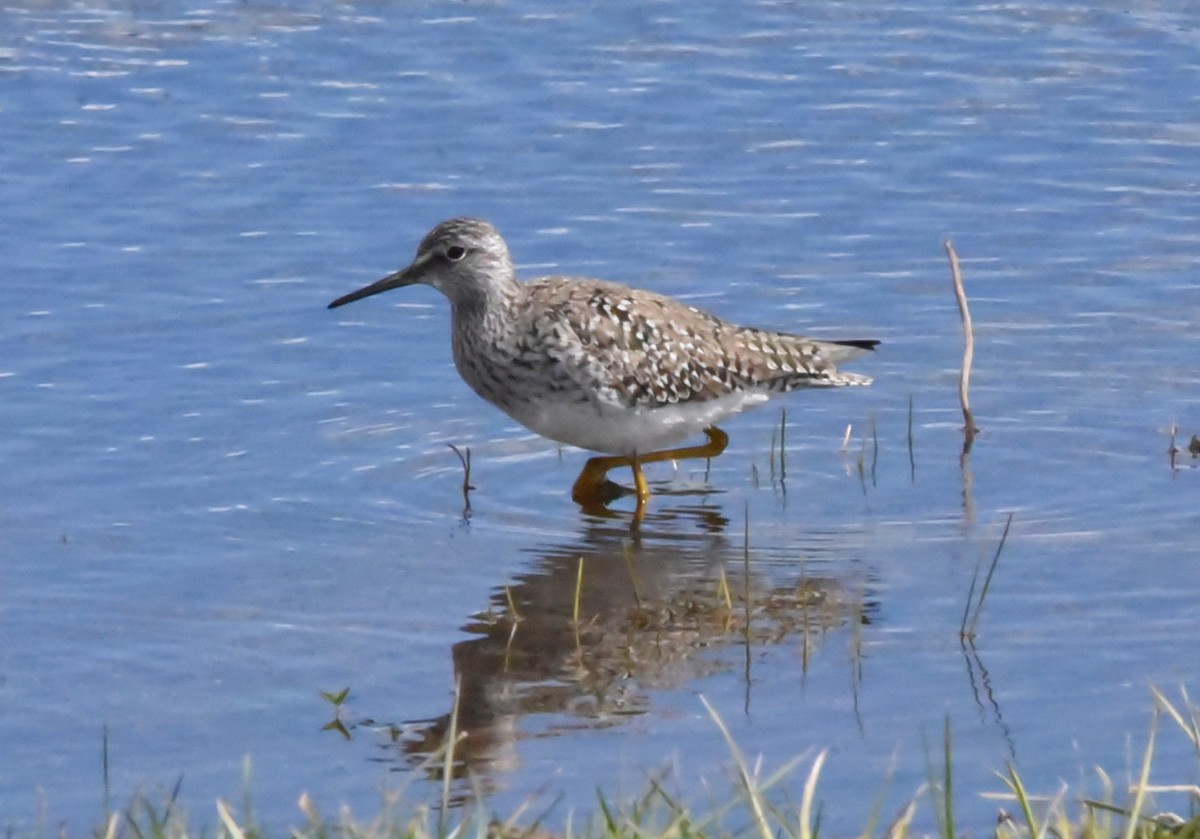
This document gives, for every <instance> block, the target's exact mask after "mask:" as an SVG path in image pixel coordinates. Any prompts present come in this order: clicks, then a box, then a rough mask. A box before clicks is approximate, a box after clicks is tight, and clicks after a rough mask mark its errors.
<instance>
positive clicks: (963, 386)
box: [946, 239, 979, 454]
mask: <svg viewBox="0 0 1200 839" xmlns="http://www.w3.org/2000/svg"><path fill="white" fill-rule="evenodd" d="M946 256H947V257H949V259H950V277H951V279H952V280H953V281H954V299H955V300H957V301H958V314H959V317H960V318H962V328H963V342H964V346H963V360H962V369H961V370H960V371H959V374H958V401H959V404H960V405H961V406H962V414H963V433H964V434H965V435H966V436H965V440H964V442H963V453H964V454H966V453H967V452H969V451H970V450H971V443H972V442H974V440H975V435H976V433H978V431H979V429H978V428H977V427H976V425H975V419H974V417H972V416H971V400H970V398H969V397H968V393H967V392H968V390H969V389H970V386H971V362H972V361H973V360H974V358H975V330H974V328H973V327H972V326H971V310H970V309H969V308H968V307H967V293H966V292H965V291H964V290H963V281H962V271H961V270H960V269H959V266H958V254H957V253H955V252H954V245H953V244H952V243H951V242H950V240H949V239H947V240H946Z"/></svg>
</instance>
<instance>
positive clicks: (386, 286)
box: [329, 266, 416, 309]
mask: <svg viewBox="0 0 1200 839" xmlns="http://www.w3.org/2000/svg"><path fill="white" fill-rule="evenodd" d="M411 268H412V266H409V267H408V268H402V269H400V270H399V271H397V272H396V273H395V274H388V275H387V276H386V277H384V278H383V279H382V280H377V281H376V282H373V283H371V284H370V285H368V286H363V287H362V288H360V289H359V290H358V291H352V292H350V293H349V294H346V295H343V296H341V297H339V298H338V299H337V300H334V301H333V302H332V303H330V304H329V308H330V309H336V308H337V307H338V306H345V305H346V304H347V303H353V302H354V301H355V300H362V299H363V298H364V297H370V296H371V295H373V294H379V293H380V292H381V291H390V290H391V289H393V288H400V287H402V286H406V285H412V284H413V283H414V282H416V280H413V279H410V278H411V276H412V271H411Z"/></svg>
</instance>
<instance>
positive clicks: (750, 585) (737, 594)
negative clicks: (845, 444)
mask: <svg viewBox="0 0 1200 839" xmlns="http://www.w3.org/2000/svg"><path fill="white" fill-rule="evenodd" d="M681 521H690V522H691V524H692V529H691V531H690V532H686V533H684V532H665V531H666V530H667V528H669V527H670V526H672V525H674V526H678V525H679V523H680V522H681ZM722 521H723V517H722V516H721V514H720V511H719V508H717V507H712V506H708V505H699V506H697V507H688V508H674V509H673V510H672V509H664V510H662V511H661V512H658V513H654V514H652V515H651V516H650V517H648V518H647V525H649V527H648V528H646V530H645V531H643V536H641V537H640V538H632V539H631V538H630V533H629V531H628V530H627V529H624V528H622V527H621V526H620V525H619V524H617V523H613V522H606V521H604V520H603V519H597V520H594V521H592V522H591V523H590V524H589V529H588V530H587V531H586V532H585V533H584V534H583V536H582V537H581V538H580V539H579V540H578V541H577V542H572V543H569V544H562V545H552V546H543V547H542V548H540V549H538V550H536V554H537V557H538V558H537V560H536V562H534V563H532V565H531V570H529V571H528V572H527V573H525V574H522V575H520V576H518V577H517V578H516V579H515V580H513V581H512V582H511V583H510V584H509V585H507V586H502V587H500V588H498V589H497V590H496V591H495V593H494V594H493V595H492V597H491V602H490V603H489V604H488V607H487V609H486V610H485V611H483V612H481V613H478V614H477V615H475V616H474V617H473V618H472V619H471V620H470V621H469V622H468V623H467V624H466V625H465V626H464V627H463V628H464V630H465V631H466V632H468V633H470V634H471V635H473V636H474V637H472V638H470V639H468V640H465V641H462V642H459V643H457V644H455V645H454V647H453V648H452V656H453V662H454V673H455V678H456V681H457V685H458V689H457V699H456V701H457V714H456V715H455V713H454V711H453V710H451V711H447V712H446V713H443V714H441V715H440V716H438V717H436V718H432V719H424V720H408V721H405V722H402V723H397V724H395V725H392V726H389V727H387V728H386V730H387V731H389V732H390V733H391V735H392V737H391V740H390V743H389V745H387V746H386V749H387V750H390V749H395V750H396V751H395V753H394V759H395V760H396V761H397V763H398V767H414V766H417V767H422V768H423V771H424V772H426V773H427V774H428V776H430V777H433V778H441V777H442V776H443V774H444V772H445V769H446V767H447V765H450V766H451V767H452V771H453V774H454V776H455V777H456V778H465V777H467V776H469V777H470V781H469V782H464V783H463V784H461V785H460V786H459V789H458V793H459V794H460V795H461V796H463V797H467V796H473V795H474V794H477V793H480V792H482V793H485V794H486V793H489V792H492V791H494V790H496V789H499V788H501V787H503V786H504V777H505V776H506V775H507V774H509V773H510V772H511V771H513V770H514V769H516V768H517V766H518V764H519V756H518V744H519V742H520V741H521V740H522V739H523V738H527V737H532V736H538V737H546V736H555V735H557V734H561V733H566V732H570V731H576V730H579V729H581V728H592V729H595V728H606V727H613V726H620V725H622V724H623V723H624V721H625V720H626V719H627V718H628V717H630V716H636V715H640V714H645V713H647V712H648V711H649V710H650V708H651V703H652V700H653V695H654V693H655V692H656V691H667V690H677V689H680V688H683V687H684V686H686V685H687V684H689V683H691V682H693V681H695V680H697V679H700V678H703V677H705V676H711V675H713V674H717V673H721V672H739V671H742V670H743V668H744V669H745V675H744V676H742V677H741V678H745V679H746V684H747V690H749V685H750V681H749V678H748V677H749V666H750V662H751V660H752V659H751V657H750V653H751V651H752V650H754V649H757V648H760V647H763V646H766V645H782V644H787V645H796V646H798V647H799V648H800V650H801V656H800V662H801V666H802V667H804V668H807V663H808V656H809V655H810V654H812V653H814V652H815V651H817V650H818V649H819V648H820V646H821V644H822V642H823V641H824V640H825V639H826V637H827V636H828V633H829V632H831V631H834V630H837V629H839V628H849V627H852V626H853V625H855V624H856V623H859V622H869V620H870V617H871V615H872V614H873V613H874V612H875V610H876V608H877V604H876V603H875V602H873V601H871V600H870V599H868V593H867V586H866V584H865V582H864V580H863V579H862V577H863V573H862V571H861V569H859V568H858V567H856V566H855V565H854V563H853V562H851V561H849V560H848V558H847V556H846V554H847V553H848V551H847V549H846V548H845V547H844V546H845V543H846V541H847V540H848V539H851V538H852V534H848V533H845V532H825V533H813V532H806V534H805V536H804V543H803V544H799V545H796V546H794V547H790V548H787V549H774V550H773V551H772V552H771V553H770V555H764V554H761V553H759V552H758V551H756V550H755V549H754V548H753V547H750V549H749V550H747V549H746V548H745V547H744V545H743V544H742V542H743V540H742V538H741V537H742V534H741V533H737V534H736V537H735V538H734V539H733V540H731V539H730V537H729V536H728V535H727V534H726V533H725V532H724V527H723V526H720V525H719V523H720V522H722ZM655 524H658V525H664V527H663V531H661V532H660V535H657V536H655V537H653V538H650V537H647V536H645V535H644V534H645V533H646V532H651V531H655V530H658V528H656V527H654V525H655ZM752 539H753V537H751V540H752ZM577 590H578V598H577V596H576V592H577ZM577 599H578V605H576V601H577ZM839 649H845V647H839ZM531 717H540V718H541V719H539V720H538V722H537V723H536V724H531V721H530V719H529V718H531ZM452 724H453V726H454V727H455V730H457V731H458V733H459V737H458V740H457V741H456V742H455V744H454V747H453V761H447V760H446V759H445V754H446V752H445V751H444V750H445V748H446V741H447V734H448V732H449V731H450V730H451V728H452ZM535 729H536V733H534V731H535ZM382 759H383V760H388V759H389V758H387V757H382Z"/></svg>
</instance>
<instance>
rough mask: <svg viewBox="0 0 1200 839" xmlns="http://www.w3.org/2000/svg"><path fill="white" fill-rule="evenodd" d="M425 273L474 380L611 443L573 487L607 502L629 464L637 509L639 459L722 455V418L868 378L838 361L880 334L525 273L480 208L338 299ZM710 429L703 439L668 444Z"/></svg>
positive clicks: (553, 433)
mask: <svg viewBox="0 0 1200 839" xmlns="http://www.w3.org/2000/svg"><path fill="white" fill-rule="evenodd" d="M416 284H424V285H430V286H433V287H434V288H436V289H437V290H438V291H440V292H441V293H442V294H444V295H445V296H446V297H447V298H449V300H450V314H451V337H452V343H453V353H454V364H455V366H456V367H457V368H458V372H459V375H461V376H462V378H463V380H464V381H465V382H466V383H467V384H468V385H470V386H471V389H472V390H474V391H475V392H476V393H477V394H479V395H480V396H482V397H483V398H484V399H485V400H487V401H488V402H490V403H492V404H493V405H495V406H496V407H497V408H499V409H500V410H502V411H504V413H506V414H508V415H509V416H510V417H512V418H513V419H514V420H516V421H517V422H519V423H520V424H521V425H523V426H525V427H526V428H528V429H530V430H531V431H534V432H536V433H537V434H540V435H541V436H543V437H548V438H550V439H551V440H555V441H557V442H559V443H566V444H568V445H572V446H578V447H580V448H583V449H589V450H591V451H595V452H602V453H604V454H603V456H598V457H593V458H591V459H590V460H588V461H587V463H586V464H585V465H584V468H583V471H582V472H581V473H580V475H579V478H578V479H577V480H576V481H575V484H574V486H573V487H572V489H571V497H572V498H573V499H574V500H575V501H576V502H577V503H579V504H580V505H581V506H583V507H585V508H589V509H591V508H596V507H603V505H605V504H607V503H609V502H610V501H612V500H614V499H615V498H618V497H620V496H621V495H624V494H627V493H628V490H625V489H624V488H622V487H619V486H618V485H616V484H615V483H613V482H611V481H609V480H608V479H607V475H608V472H609V471H610V470H612V469H615V468H618V467H623V466H629V467H631V469H632V470H633V479H634V486H635V489H634V490H633V492H635V493H636V494H637V513H636V515H637V516H638V518H640V517H641V515H642V513H643V510H644V508H645V503H646V500H647V499H648V498H649V497H650V490H649V487H648V486H647V484H646V479H645V477H644V476H643V474H642V465H643V464H646V463H654V462H658V461H663V460H682V459H686V458H701V457H703V458H711V457H716V456H717V455H719V454H720V453H721V452H722V451H724V449H725V446H726V445H727V444H728V442H729V437H728V435H726V434H725V432H724V431H721V430H720V429H719V428H717V427H716V425H715V423H717V422H720V421H721V420H724V419H725V418H727V417H729V416H732V415H733V414H736V413H738V412H739V411H741V410H743V409H744V408H748V407H750V406H753V405H758V404H761V403H763V402H766V401H767V399H769V398H770V397H771V395H772V394H775V393H782V392H786V391H790V390H797V389H800V388H810V387H840V386H844V385H868V384H870V383H871V379H870V378H869V377H867V376H862V375H859V374H856V373H845V372H842V371H840V370H838V368H837V365H838V364H841V363H842V362H844V361H849V360H851V359H853V358H857V357H858V356H860V355H863V354H864V353H866V352H868V351H870V350H872V349H874V348H875V346H876V345H877V344H878V343H879V342H878V341H874V340H858V341H818V340H815V339H813V338H806V337H804V336H801V335H792V334H788V333H784V332H771V331H767V330H763V329H754V328H752V327H747V326H738V325H736V324H732V323H728V322H726V321H723V320H721V319H720V318H718V317H716V316H714V315H711V314H709V313H707V312H704V311H701V310H700V309H697V308H695V307H694V306H690V305H688V304H687V303H684V302H682V301H680V300H676V299H674V298H672V297H667V296H665V295H662V294H656V293H654V292H652V291H645V290H641V289H635V288H630V287H629V286H625V285H620V284H618V283H613V282H608V281H605V280H596V279H590V278H586V277H569V276H549V277H539V278H537V279H534V280H529V281H527V282H521V281H519V280H518V279H517V275H516V270H515V268H514V267H513V262H512V258H511V257H510V256H509V253H508V246H507V245H506V244H505V242H504V239H503V238H501V236H500V233H499V232H498V231H497V230H496V228H495V227H493V226H492V225H491V224H490V223H488V222H486V221H483V220H482V219H476V218H454V219H450V220H448V221H444V222H442V223H441V224H439V225H437V226H436V227H434V228H433V229H432V230H430V231H429V233H427V234H426V235H425V238H424V239H422V240H421V244H420V245H419V246H418V247H417V254H416V256H415V257H414V258H413V261H412V263H411V264H409V265H408V266H407V267H405V268H401V269H400V270H399V271H396V272H395V273H393V274H389V275H388V276H386V277H384V278H383V279H381V280H379V281H377V282H374V283H371V284H370V285H368V286H365V287H363V288H360V289H359V290H358V291H353V292H351V293H350V294H347V295H345V296H343V297H339V298H338V299H337V300H334V301H333V302H332V303H330V304H329V308H330V309H334V308H337V307H338V306H344V305H345V304H347V303H352V302H354V301H355V300H361V299H363V298H364V297H370V296H371V295H373V294H379V293H380V292H382V291H388V290H389V289H393V288H401V287H403V286H409V285H416ZM701 432H703V433H704V434H705V436H706V437H707V441H706V442H705V443H702V444H700V445H693V446H686V447H683V448H670V447H671V446H674V445H676V444H678V443H681V442H683V441H684V440H686V439H688V438H689V437H694V436H696V435H698V434H700V433H701Z"/></svg>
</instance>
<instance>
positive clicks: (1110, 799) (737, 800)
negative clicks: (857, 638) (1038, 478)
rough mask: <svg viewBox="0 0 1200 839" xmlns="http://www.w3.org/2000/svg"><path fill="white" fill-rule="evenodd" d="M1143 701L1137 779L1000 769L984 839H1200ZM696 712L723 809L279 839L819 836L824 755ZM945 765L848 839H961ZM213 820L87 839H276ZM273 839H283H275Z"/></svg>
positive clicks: (1194, 795)
mask: <svg viewBox="0 0 1200 839" xmlns="http://www.w3.org/2000/svg"><path fill="white" fill-rule="evenodd" d="M1154 699H1155V705H1154V712H1153V718H1152V722H1151V726H1150V735H1149V737H1148V740H1147V744H1146V748H1145V751H1144V754H1143V756H1142V762H1141V766H1140V769H1139V773H1138V776H1137V777H1135V778H1133V779H1132V781H1131V783H1130V784H1129V786H1128V788H1125V789H1120V790H1118V787H1117V785H1116V784H1115V783H1114V782H1113V781H1112V780H1111V777H1110V775H1109V774H1108V773H1106V772H1105V771H1104V770H1102V769H1098V770H1097V773H1098V775H1099V777H1100V779H1101V782H1102V787H1103V790H1104V794H1103V796H1102V797H1100V798H1081V797H1071V796H1069V790H1068V789H1067V788H1066V787H1065V786H1064V787H1063V788H1061V789H1059V790H1057V791H1056V792H1054V793H1052V794H1050V795H1048V796H1039V795H1034V794H1032V793H1031V792H1030V791H1028V790H1027V789H1026V788H1025V785H1024V783H1023V782H1022V780H1021V778H1020V776H1019V775H1018V773H1017V771H1016V770H1015V769H1014V768H1013V767H1011V766H1009V767H1006V768H1005V769H1004V770H1003V771H1002V772H998V773H997V775H998V778H999V780H1000V782H1001V783H1002V785H1003V787H1004V789H1002V790H1001V791H1000V792H998V793H992V794H989V795H987V796H986V797H987V798H991V799H995V800H996V807H997V818H996V825H995V827H994V828H993V829H991V830H989V831H987V834H988V835H990V836H992V837H995V839H1200V787H1197V786H1194V785H1172V786H1160V785H1153V784H1151V783H1150V775H1151V767H1152V763H1153V758H1154V750H1155V741H1156V738H1157V736H1158V733H1159V727H1160V724H1161V723H1162V722H1163V721H1164V718H1165V720H1166V721H1169V722H1170V723H1172V725H1170V726H1169V728H1168V730H1169V731H1170V732H1172V733H1175V732H1182V734H1183V736H1184V737H1185V738H1186V741H1188V742H1190V744H1191V746H1192V747H1193V748H1194V749H1195V751H1196V757H1197V767H1198V769H1200V706H1198V705H1196V704H1194V703H1193V702H1192V701H1191V700H1190V698H1189V697H1188V695H1187V693H1186V692H1183V691H1181V701H1180V702H1179V703H1173V702H1171V701H1170V700H1169V699H1168V698H1167V697H1165V696H1164V695H1163V694H1162V693H1161V692H1159V691H1157V690H1154ZM706 707H708V706H707V703H706ZM708 710H709V713H710V715H711V716H712V719H713V721H714V723H715V725H716V727H717V729H718V730H719V731H720V733H721V735H722V736H723V737H724V738H725V741H726V743H727V745H728V747H729V749H730V753H731V756H732V764H733V773H732V782H731V784H730V786H729V788H728V790H727V791H726V801H725V803H723V804H718V805H715V806H711V807H710V808H709V809H707V810H704V811H695V810H692V809H690V808H689V807H688V806H686V805H685V804H683V803H681V801H680V800H679V799H678V798H676V797H675V796H674V795H673V794H672V793H671V792H669V791H668V790H667V789H666V788H665V786H664V785H663V784H661V783H659V782H658V781H654V780H651V781H648V782H647V788H646V791H645V792H644V793H643V794H642V795H641V796H640V797H638V798H637V799H635V800H632V801H625V802H615V801H611V800H609V799H608V798H606V797H605V796H604V794H603V793H600V794H598V798H597V804H596V808H595V811H594V812H593V813H592V814H590V815H588V816H585V817H582V818H580V819H576V820H573V821H572V822H569V824H568V827H567V828H566V829H565V830H563V831H562V832H560V833H551V832H548V831H546V830H544V829H542V828H541V827H540V826H539V824H538V821H537V819H536V817H535V816H533V815H531V814H530V813H529V812H527V811H521V812H517V813H514V814H510V815H509V816H508V817H507V818H500V817H499V816H497V815H495V814H492V813H489V812H487V811H486V808H485V807H484V806H483V805H479V806H466V807H457V808H455V807H444V806H429V805H421V806H407V807H406V806H405V804H404V802H403V801H402V800H392V799H388V800H385V802H384V807H383V811H382V812H381V813H380V814H379V815H378V816H376V817H375V818H374V819H372V820H369V821H359V820H357V819H356V818H355V817H354V816H352V815H350V814H349V813H342V814H340V815H339V816H338V818H337V819H336V820H333V819H329V818H327V817H325V816H323V815H322V814H320V813H319V812H318V811H317V809H316V808H315V806H314V805H313V803H312V801H311V799H309V797H308V796H307V795H301V796H300V798H299V809H300V813H301V815H302V816H303V823H302V824H301V825H300V826H298V827H294V828H292V829H291V830H290V831H289V833H288V834H287V835H286V839H526V838H528V839H818V837H820V836H821V835H822V829H821V812H822V811H821V805H820V799H819V792H818V786H819V781H820V775H821V770H822V767H823V765H824V762H825V753H823V752H822V753H821V754H819V755H817V757H816V758H815V759H813V760H811V761H808V762H807V763H806V768H802V766H801V762H800V761H796V762H793V763H791V764H789V765H787V766H785V767H783V768H782V769H780V770H779V771H777V772H775V773H773V774H771V775H769V776H767V777H762V776H761V775H760V773H759V771H758V770H757V768H753V767H752V766H751V764H750V763H748V762H747V760H746V758H745V756H744V755H743V754H742V753H741V751H740V749H739V748H738V746H737V744H736V743H735V742H734V741H733V739H732V737H731V736H730V734H729V731H728V729H727V728H726V727H725V725H724V723H723V722H722V720H721V719H720V717H719V716H718V715H717V714H716V713H715V712H714V711H713V709H712V708H711V707H708ZM448 751H449V752H451V753H449V754H445V755H443V756H442V759H443V760H444V761H446V765H447V766H449V765H451V763H452V761H453V754H452V749H450V750H448ZM952 756H953V747H952V741H951V731H950V727H949V723H948V722H947V724H946V729H945V732H944V734H943V742H942V748H941V750H940V752H939V753H937V754H931V755H929V756H928V758H929V765H930V769H929V778H928V780H927V781H926V783H925V784H923V785H922V786H921V788H920V789H918V790H916V791H915V792H914V793H913V795H912V797H911V798H910V799H909V800H908V801H907V803H906V804H905V805H904V806H902V807H901V808H900V811H899V812H898V813H895V814H893V815H892V816H891V817H890V819H889V820H887V821H884V820H883V819H882V818H881V814H880V807H879V803H877V804H876V805H875V806H873V807H869V808H868V810H869V812H866V813H864V814H863V815H862V828H861V830H860V832H859V833H858V834H857V836H856V839H874V837H880V839H908V837H914V836H917V835H921V834H918V833H917V832H916V831H915V830H913V828H912V825H913V823H914V820H915V819H917V817H918V814H919V813H920V812H921V810H922V808H928V810H929V811H931V817H930V815H929V814H923V815H921V818H922V819H924V821H925V822H927V823H932V824H936V826H937V831H936V833H935V834H934V836H935V837H937V839H956V837H959V836H967V835H971V834H968V833H966V832H963V831H962V830H961V829H960V826H959V825H958V824H956V822H955V815H954V813H955V810H954V796H955V795H956V794H961V790H957V789H955V787H954V773H953V763H952ZM785 780H787V781H790V784H789V786H790V787H791V788H794V787H795V784H796V782H797V781H801V782H802V783H801V785H800V786H801V792H800V793H799V801H798V802H791V803H789V804H788V805H787V806H781V805H780V804H779V796H777V795H774V794H771V790H772V789H773V788H775V787H777V786H779V785H780V784H781V783H782V782H784V781H785ZM1162 792H1169V793H1173V794H1176V795H1178V794H1181V793H1182V794H1183V795H1184V797H1185V799H1186V801H1187V802H1188V805H1189V806H1188V811H1187V812H1184V813H1182V814H1175V813H1159V812H1155V811H1154V803H1153V802H1154V799H1153V796H1154V794H1155V793H1162ZM446 794H447V795H448V792H447V793H446ZM881 801H882V799H881ZM881 801H880V803H881ZM444 803H445V802H443V804H444ZM215 815H216V821H215V827H211V828H205V829H200V828H196V827H194V826H193V824H192V820H191V819H190V818H189V816H188V814H187V813H186V812H185V809H184V807H183V806H182V805H181V804H180V803H179V802H178V801H176V800H175V796H174V795H172V796H171V797H170V800H169V801H168V802H167V803H165V804H155V803H153V802H151V801H149V800H148V799H145V798H141V799H138V800H136V801H135V802H134V803H133V804H131V805H130V806H129V807H128V808H127V809H125V810H122V811H114V812H111V813H109V814H108V816H107V817H106V818H105V820H104V821H103V823H102V824H101V826H99V827H98V828H96V829H95V830H94V831H93V832H92V836H93V839H276V836H274V835H269V834H267V833H266V832H264V831H262V830H260V829H259V828H258V827H257V826H256V825H255V822H254V818H253V814H252V806H251V803H250V801H249V800H247V801H246V802H244V803H243V805H242V806H241V808H240V812H236V811H235V810H234V808H232V807H230V805H229V804H227V803H226V802H224V801H218V802H217V805H216V814H215ZM5 834H6V837H8V839H27V837H26V835H25V834H22V833H20V832H15V831H13V830H12V829H7V830H6V832H5ZM42 834H45V831H42ZM36 836H37V834H34V835H33V836H31V837H29V839H35V837H36ZM57 836H58V837H59V839H67V837H68V834H67V833H66V832H65V831H63V830H61V829H60V830H59V831H58V832H57ZM278 839H285V836H284V835H283V834H279V835H278Z"/></svg>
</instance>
